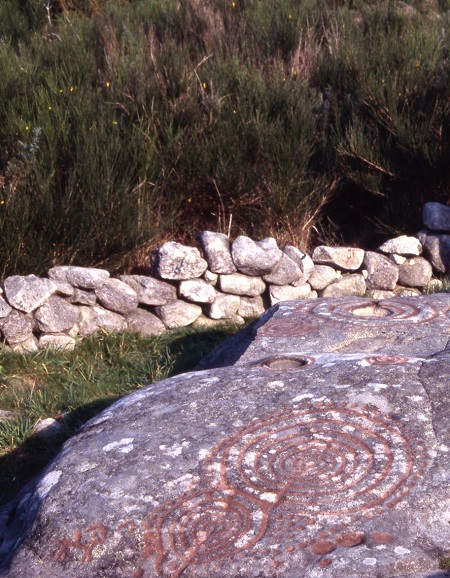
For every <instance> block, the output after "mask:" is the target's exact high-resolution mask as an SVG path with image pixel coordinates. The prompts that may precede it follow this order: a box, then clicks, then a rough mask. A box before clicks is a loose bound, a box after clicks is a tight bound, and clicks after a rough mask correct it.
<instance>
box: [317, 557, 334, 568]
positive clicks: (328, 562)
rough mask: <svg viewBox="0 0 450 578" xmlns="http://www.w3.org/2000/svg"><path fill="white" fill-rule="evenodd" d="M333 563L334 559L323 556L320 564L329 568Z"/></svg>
mask: <svg viewBox="0 0 450 578" xmlns="http://www.w3.org/2000/svg"><path fill="white" fill-rule="evenodd" d="M332 563H333V561H332V560H330V558H323V559H322V560H321V561H320V562H319V564H320V565H321V566H322V568H328V566H331V564H332Z"/></svg>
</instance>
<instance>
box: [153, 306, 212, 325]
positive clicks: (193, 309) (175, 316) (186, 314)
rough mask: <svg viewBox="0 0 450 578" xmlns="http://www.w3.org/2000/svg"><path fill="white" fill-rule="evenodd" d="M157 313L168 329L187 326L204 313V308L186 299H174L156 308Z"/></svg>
mask: <svg viewBox="0 0 450 578" xmlns="http://www.w3.org/2000/svg"><path fill="white" fill-rule="evenodd" d="M155 312H156V315H157V316H158V317H159V318H160V319H161V321H162V322H163V323H164V325H165V326H166V327H167V328H168V329H174V328H175V327H186V326H187V325H190V324H191V323H193V322H194V321H195V320H196V319H197V318H198V317H200V315H201V314H202V308H201V307H199V306H198V305H194V303H186V301H181V300H178V301H172V302H171V303H167V304H166V305H160V306H159V307H156V308H155Z"/></svg>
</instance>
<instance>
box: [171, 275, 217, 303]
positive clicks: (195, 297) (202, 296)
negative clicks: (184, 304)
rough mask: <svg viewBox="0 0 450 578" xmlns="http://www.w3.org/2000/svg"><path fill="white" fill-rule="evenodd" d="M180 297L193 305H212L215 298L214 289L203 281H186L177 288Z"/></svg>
mask: <svg viewBox="0 0 450 578" xmlns="http://www.w3.org/2000/svg"><path fill="white" fill-rule="evenodd" d="M178 291H179V293H180V297H183V298H184V299H187V300H188V301H192V302H193V303H213V301H214V300H215V298H216V292H215V290H214V287H213V286H212V285H210V284H209V283H207V282H206V281H205V280H204V279H187V280H185V281H181V282H180V285H179V287H178Z"/></svg>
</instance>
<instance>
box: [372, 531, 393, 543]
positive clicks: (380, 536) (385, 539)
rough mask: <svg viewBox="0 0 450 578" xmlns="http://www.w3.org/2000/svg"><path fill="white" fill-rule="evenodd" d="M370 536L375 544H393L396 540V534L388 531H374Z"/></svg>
mask: <svg viewBox="0 0 450 578" xmlns="http://www.w3.org/2000/svg"><path fill="white" fill-rule="evenodd" d="M370 537H371V540H372V542H373V543H374V544H391V543H392V542H393V541H394V540H395V538H394V536H392V534H388V533H387V532H373V533H372V534H371V536H370Z"/></svg>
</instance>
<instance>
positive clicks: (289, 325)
mask: <svg viewBox="0 0 450 578" xmlns="http://www.w3.org/2000/svg"><path fill="white" fill-rule="evenodd" d="M319 327H320V323H317V322H314V321H309V320H307V319H305V318H300V317H298V318H292V317H288V318H287V319H283V322H282V323H281V322H280V320H278V319H276V320H273V321H272V320H271V321H268V322H267V323H266V324H265V325H263V326H262V327H261V329H260V330H259V331H258V335H261V336H262V337H300V336H302V335H308V334H309V333H312V332H313V331H316V330H317V329H318V328H319Z"/></svg>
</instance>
